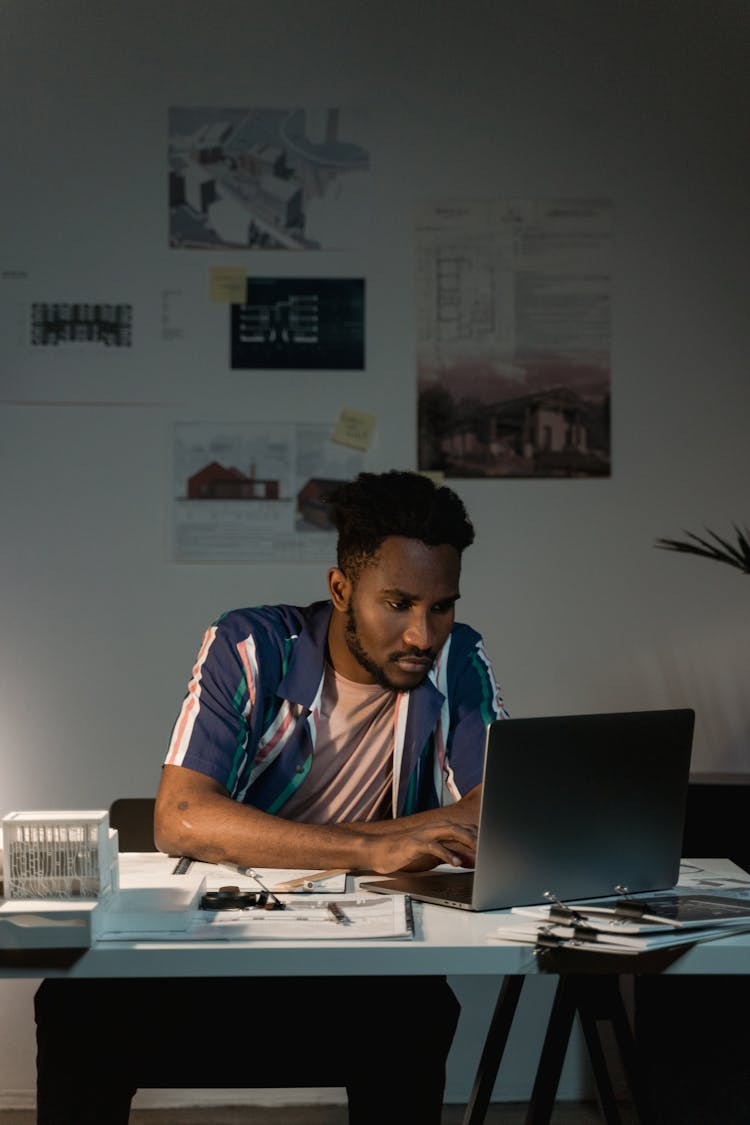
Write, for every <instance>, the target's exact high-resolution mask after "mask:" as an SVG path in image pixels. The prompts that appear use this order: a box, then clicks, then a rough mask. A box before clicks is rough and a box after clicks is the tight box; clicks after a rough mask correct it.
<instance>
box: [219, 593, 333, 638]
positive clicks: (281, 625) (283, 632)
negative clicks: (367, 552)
mask: <svg viewBox="0 0 750 1125" xmlns="http://www.w3.org/2000/svg"><path fill="white" fill-rule="evenodd" d="M329 613H330V602H326V601H320V602H313V603H312V604H311V605H307V606H299V605H289V604H286V603H279V604H277V605H256V606H244V607H242V608H238V609H230V610H227V611H226V612H225V613H222V614H221V615H220V616H219V617H218V618H217V619H216V620H215V621H214V627H215V628H217V629H218V630H220V631H221V632H223V633H226V634H229V635H230V636H232V637H233V638H237V639H239V638H243V637H248V636H251V635H252V636H256V637H260V636H267V637H269V638H270V637H276V638H279V639H281V638H284V639H293V638H295V637H297V636H299V634H300V633H301V632H302V631H303V630H304V629H306V628H308V627H310V626H311V625H313V624H314V623H315V622H316V621H318V620H319V619H320V618H322V617H326V616H327V615H328V614H329Z"/></svg>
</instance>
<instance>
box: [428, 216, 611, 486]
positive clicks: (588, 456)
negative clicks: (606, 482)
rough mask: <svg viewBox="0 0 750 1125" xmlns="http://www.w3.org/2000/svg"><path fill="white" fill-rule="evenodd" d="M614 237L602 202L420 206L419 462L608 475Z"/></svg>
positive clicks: (503, 471) (472, 471)
mask: <svg viewBox="0 0 750 1125" xmlns="http://www.w3.org/2000/svg"><path fill="white" fill-rule="evenodd" d="M611 239H612V205H611V202H610V201H609V200H605V199H553V200H481V201H477V200H468V201H466V200H458V201H454V202H446V203H438V202H436V203H432V204H426V205H424V206H422V207H421V208H420V210H419V212H418V214H417V217H416V221H415V242H416V292H417V414H418V467H419V469H420V470H422V471H432V472H441V473H444V474H445V476H446V477H477V478H480V477H487V478H495V477H606V476H609V475H610V473H611V457H610V382H611V379H610V375H611V359H610V356H611V280H612V279H611Z"/></svg>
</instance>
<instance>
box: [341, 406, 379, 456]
mask: <svg viewBox="0 0 750 1125" xmlns="http://www.w3.org/2000/svg"><path fill="white" fill-rule="evenodd" d="M374 433H375V415H374V414H363V412H362V411H361V410H348V409H345V410H342V411H341V413H340V414H339V420H338V422H337V423H336V428H335V430H334V431H333V433H332V434H331V441H336V442H338V443H339V445H349V446H351V448H352V449H369V448H370V444H371V442H372V436H373V434H374Z"/></svg>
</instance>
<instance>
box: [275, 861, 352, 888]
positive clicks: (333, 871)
mask: <svg viewBox="0 0 750 1125" xmlns="http://www.w3.org/2000/svg"><path fill="white" fill-rule="evenodd" d="M348 874H349V869H348V867H332V868H330V869H329V870H328V871H316V872H314V873H313V874H312V875H301V876H300V878H299V879H288V880H287V881H286V882H285V883H278V884H277V886H276V890H277V891H294V890H298V889H299V888H300V887H302V888H303V889H304V890H306V891H311V890H312V889H313V887H314V886H315V884H316V883H320V882H322V881H323V880H324V879H332V878H333V876H334V875H348Z"/></svg>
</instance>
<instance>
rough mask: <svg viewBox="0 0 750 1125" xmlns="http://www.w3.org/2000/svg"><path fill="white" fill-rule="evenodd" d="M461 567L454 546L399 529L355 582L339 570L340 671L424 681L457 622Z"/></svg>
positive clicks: (334, 635) (332, 639) (335, 640)
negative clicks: (427, 541)
mask: <svg viewBox="0 0 750 1125" xmlns="http://www.w3.org/2000/svg"><path fill="white" fill-rule="evenodd" d="M460 571H461V561H460V556H459V553H458V551H457V550H456V549H455V547H450V546H448V545H447V544H443V545H441V546H439V547H428V546H427V545H426V544H425V543H422V542H421V541H420V540H418V539H405V538H403V537H401V536H395V535H394V536H390V537H389V538H388V539H386V540H384V542H383V543H382V545H381V547H380V550H379V551H378V553H377V555H376V556H375V557H374V559H373V560H372V561H371V562H370V564H369V565H367V566H365V567H364V568H363V570H362V571H361V572H360V574H359V575H358V577H357V579H356V581H355V582H351V581H350V580H349V579H348V578H347V577H346V576H345V575H344V574H343V573H342V572H341V571H340V570H338V569H336V570H332V571H331V573H330V575H329V586H330V589H331V595H332V598H333V602H334V607H335V610H336V611H337V612H334V615H333V619H332V622H331V629H330V632H329V650H330V654H331V660H332V662H333V666H334V668H335V669H336V671H337V672H340V673H341V675H342V676H345V677H346V678H347V679H350V680H354V681H355V682H358V683H368V684H371V683H377V684H381V685H382V686H383V687H386V688H391V689H393V690H396V691H411V690H412V688H415V687H417V686H418V685H419V684H421V683H422V681H423V680H424V679H425V678H426V676H427V674H428V672H429V671H430V668H431V667H432V665H433V663H434V660H435V657H436V656H437V653H438V652H439V650H440V649H441V648H442V646H443V644H444V643H445V641H446V640H447V638H448V634H449V633H450V631H451V628H452V626H453V620H454V616H455V613H454V607H455V603H456V601H457V599H458V597H459V592H458V581H459V576H460Z"/></svg>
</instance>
